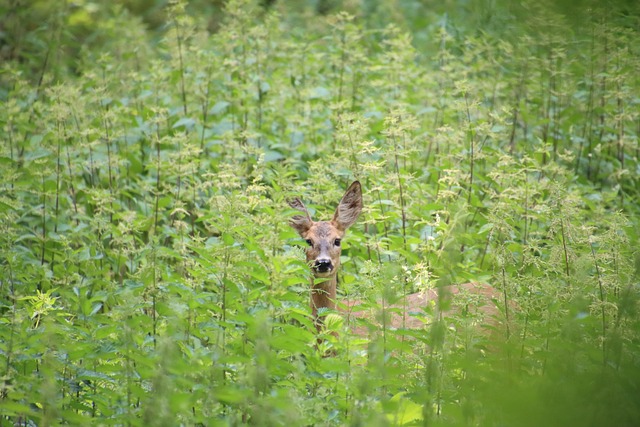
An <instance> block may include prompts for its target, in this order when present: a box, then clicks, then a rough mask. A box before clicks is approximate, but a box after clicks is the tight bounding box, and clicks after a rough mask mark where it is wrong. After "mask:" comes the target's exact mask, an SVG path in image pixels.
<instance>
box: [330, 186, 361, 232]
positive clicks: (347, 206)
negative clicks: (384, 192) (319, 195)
mask: <svg viewBox="0 0 640 427" xmlns="http://www.w3.org/2000/svg"><path fill="white" fill-rule="evenodd" d="M361 211H362V187H361V186H360V182H359V181H354V182H353V183H352V184H351V185H350V186H349V188H348V189H347V192H346V193H344V196H342V200H340V204H339V205H338V208H337V209H336V213H335V214H334V215H333V223H334V224H335V225H336V227H338V229H340V230H342V231H344V230H346V229H347V228H349V227H350V226H351V225H353V223H354V222H356V220H357V219H358V216H359V215H360V212H361Z"/></svg>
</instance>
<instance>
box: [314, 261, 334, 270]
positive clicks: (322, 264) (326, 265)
mask: <svg viewBox="0 0 640 427" xmlns="http://www.w3.org/2000/svg"><path fill="white" fill-rule="evenodd" d="M314 268H315V269H316V271H317V272H319V273H326V272H328V271H331V269H332V268H333V266H332V265H331V260H330V259H326V258H323V259H317V260H316V263H315V265H314Z"/></svg>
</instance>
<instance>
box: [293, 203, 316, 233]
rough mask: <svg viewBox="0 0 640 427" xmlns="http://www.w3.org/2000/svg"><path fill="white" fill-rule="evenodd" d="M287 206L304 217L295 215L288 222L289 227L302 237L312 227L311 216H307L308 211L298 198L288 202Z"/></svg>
mask: <svg viewBox="0 0 640 427" xmlns="http://www.w3.org/2000/svg"><path fill="white" fill-rule="evenodd" d="M289 206H291V207H292V208H293V209H296V210H299V211H301V212H304V215H296V216H294V217H293V218H291V219H290V220H289V225H290V226H291V227H293V228H294V230H296V231H297V232H298V234H299V235H300V236H303V237H304V233H306V232H307V231H309V229H310V228H311V226H312V225H313V220H312V219H311V215H309V211H308V210H307V207H306V206H305V205H304V203H302V202H301V201H300V199H298V198H296V199H293V200H289Z"/></svg>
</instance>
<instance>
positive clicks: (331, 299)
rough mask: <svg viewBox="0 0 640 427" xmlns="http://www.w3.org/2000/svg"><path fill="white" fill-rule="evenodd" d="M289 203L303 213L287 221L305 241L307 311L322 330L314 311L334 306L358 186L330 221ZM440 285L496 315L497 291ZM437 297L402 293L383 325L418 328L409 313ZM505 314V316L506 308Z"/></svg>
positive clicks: (296, 201) (298, 203) (357, 203)
mask: <svg viewBox="0 0 640 427" xmlns="http://www.w3.org/2000/svg"><path fill="white" fill-rule="evenodd" d="M289 205H290V206H291V207H292V208H294V209H296V210H299V211H301V212H303V213H304V215H296V216H294V217H293V218H291V220H290V222H289V224H290V225H291V226H292V227H293V228H294V229H295V230H296V231H297V232H298V234H300V236H301V237H302V238H303V239H305V240H306V242H307V245H308V247H307V251H306V255H307V262H308V263H309V265H310V267H311V271H312V273H313V274H312V276H311V311H312V313H313V318H314V321H315V325H316V328H317V329H318V331H320V330H321V329H322V321H321V320H320V319H319V318H318V310H319V309H320V308H328V309H331V310H334V309H335V308H336V288H337V284H338V278H337V271H338V267H339V266H340V253H341V251H342V248H341V245H340V243H341V241H342V238H343V237H344V235H345V231H346V230H347V228H349V227H350V226H351V225H353V224H354V223H355V222H356V220H357V219H358V216H359V215H360V212H361V211H362V188H361V186H360V182H358V181H354V182H353V183H352V184H351V185H350V186H349V188H348V189H347V191H346V192H345V194H344V196H342V199H341V200H340V203H339V204H338V207H337V209H336V211H335V213H334V215H333V219H332V220H331V221H313V220H312V219H311V215H309V211H308V210H307V208H306V207H305V205H304V203H302V202H301V201H300V199H298V198H296V199H293V200H291V201H289ZM317 279H321V280H317ZM442 288H443V290H444V291H445V293H448V294H449V295H451V296H454V295H458V294H464V293H467V294H469V295H473V296H477V297H478V299H479V300H480V304H477V310H478V311H479V312H482V314H485V315H488V316H491V317H494V318H495V317H497V315H498V314H499V310H498V309H497V307H496V306H495V304H494V303H493V301H497V300H500V299H501V294H500V293H499V292H498V291H497V290H496V289H494V288H493V287H491V286H489V285H484V284H479V283H465V284H461V285H452V286H446V287H442ZM443 295H445V294H443ZM440 297H441V296H440V295H439V293H438V290H435V289H430V290H428V291H426V292H420V293H415V294H410V295H406V296H405V297H404V300H403V303H402V304H398V305H393V306H392V307H393V308H396V309H400V311H401V312H402V314H397V311H398V310H395V312H396V313H394V314H392V315H391V318H390V321H389V322H388V323H387V325H388V326H391V327H393V328H399V327H404V328H419V327H422V326H424V322H422V321H421V320H420V319H418V318H416V317H413V316H410V313H411V312H418V313H419V312H422V310H423V309H424V308H426V307H428V306H429V304H433V305H434V306H435V307H439V304H438V300H439V298H440ZM359 304H360V302H359V301H350V302H349V303H348V304H346V306H347V307H348V308H349V309H350V310H351V308H353V307H354V306H357V305H359ZM467 309H469V307H467ZM507 310H508V309H507ZM440 314H443V313H440ZM445 314H446V313H445ZM505 314H506V315H507V317H508V311H507V313H505ZM348 315H349V316H350V317H371V316H370V315H369V313H367V312H364V311H358V312H349V313H348ZM488 323H492V322H491V321H490V322H488ZM354 332H355V333H357V334H359V335H362V334H364V331H363V330H362V329H361V328H357V329H355V330H354ZM507 333H508V332H507Z"/></svg>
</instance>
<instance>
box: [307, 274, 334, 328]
mask: <svg viewBox="0 0 640 427" xmlns="http://www.w3.org/2000/svg"><path fill="white" fill-rule="evenodd" d="M337 285H338V275H337V274H334V275H332V276H329V277H327V278H322V279H315V278H314V277H311V311H312V313H313V318H314V319H317V318H318V310H319V309H321V308H328V309H330V310H333V309H335V308H336V288H337Z"/></svg>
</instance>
